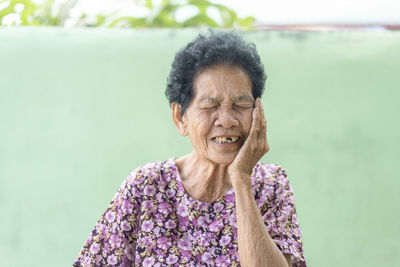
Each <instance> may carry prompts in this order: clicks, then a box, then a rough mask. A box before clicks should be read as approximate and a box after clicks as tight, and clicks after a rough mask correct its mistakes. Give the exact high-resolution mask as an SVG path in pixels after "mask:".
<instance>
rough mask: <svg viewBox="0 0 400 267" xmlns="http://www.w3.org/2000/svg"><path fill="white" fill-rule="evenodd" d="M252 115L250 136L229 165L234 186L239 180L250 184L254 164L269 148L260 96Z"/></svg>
mask: <svg viewBox="0 0 400 267" xmlns="http://www.w3.org/2000/svg"><path fill="white" fill-rule="evenodd" d="M252 117H253V121H252V123H251V128H250V133H249V136H248V137H247V139H246V141H245V142H244V144H243V146H242V147H241V148H240V150H239V153H238V154H237V155H236V158H235V159H234V160H233V161H232V163H231V164H230V165H229V167H228V173H229V176H230V179H231V183H232V184H233V186H235V185H236V184H237V183H238V182H240V183H243V182H244V183H245V184H246V185H250V179H249V177H250V175H251V173H252V172H253V168H254V166H255V165H256V163H257V162H258V161H259V160H260V159H261V158H262V156H264V155H265V154H266V153H267V152H268V150H269V145H268V141H267V134H266V127H267V123H266V120H265V116H264V109H263V107H262V105H261V100H260V98H257V99H256V101H255V107H254V109H253V113H252Z"/></svg>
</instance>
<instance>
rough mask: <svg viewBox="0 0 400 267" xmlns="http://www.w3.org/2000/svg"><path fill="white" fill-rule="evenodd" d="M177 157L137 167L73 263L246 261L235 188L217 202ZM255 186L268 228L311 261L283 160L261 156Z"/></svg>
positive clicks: (300, 258) (298, 257) (298, 265)
mask: <svg viewBox="0 0 400 267" xmlns="http://www.w3.org/2000/svg"><path fill="white" fill-rule="evenodd" d="M174 160H175V159H174V158H171V159H168V160H166V161H163V162H154V163H149V164H146V165H145V166H143V167H139V168H137V169H135V170H134V171H132V172H131V173H130V174H129V176H128V177H127V178H126V179H125V180H124V181H123V183H122V185H121V187H120V189H119V190H118V192H117V193H116V195H115V197H114V198H113V200H112V201H111V203H110V205H109V206H108V207H107V209H106V210H105V212H104V213H103V215H102V216H101V217H100V219H99V221H98V222H97V224H96V225H95V227H94V229H93V231H92V232H91V234H90V235H89V237H88V239H87V240H86V243H85V245H84V246H83V248H82V250H81V251H80V253H79V255H78V257H77V258H76V260H75V261H74V263H73V266H76V267H78V266H155V267H157V266H240V259H239V253H238V242H237V240H238V236H237V225H236V214H235V192H234V190H233V188H231V190H230V191H229V192H227V193H226V195H224V196H222V197H221V198H219V199H218V200H216V201H214V202H213V203H205V202H201V201H199V200H196V199H193V198H191V197H190V196H189V195H188V194H187V193H186V192H185V190H184V187H183V185H182V182H181V178H180V176H179V171H178V168H177V167H176V164H175V161H174ZM251 184H252V192H253V195H254V198H255V200H256V203H257V206H258V208H259V210H260V213H261V215H262V216H263V219H264V223H265V226H266V229H267V230H268V232H269V234H270V235H271V237H272V239H273V240H274V242H275V244H276V245H277V247H278V248H279V249H280V250H281V251H282V253H288V254H291V260H292V266H294V267H304V266H306V262H305V259H304V253H303V242H302V235H301V231H300V228H299V224H298V218H297V215H296V208H295V205H294V195H293V191H292V187H291V185H290V184H289V180H288V179H287V176H286V173H285V171H284V170H283V168H282V167H280V166H277V165H273V164H267V163H257V164H256V166H255V167H254V169H253V173H252V175H251Z"/></svg>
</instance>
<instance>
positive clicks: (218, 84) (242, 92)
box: [193, 65, 254, 102]
mask: <svg viewBox="0 0 400 267" xmlns="http://www.w3.org/2000/svg"><path fill="white" fill-rule="evenodd" d="M193 89H194V92H193V93H194V99H195V101H196V102H199V101H209V102H215V101H218V102H221V101H223V100H224V99H226V100H228V99H229V100H232V101H235V102H236V101H245V100H248V101H253V100H254V99H253V94H252V90H251V89H252V85H251V81H250V79H249V77H248V75H247V73H246V72H245V71H243V70H242V69H241V68H239V67H236V66H232V65H217V66H213V67H209V68H207V69H205V70H203V71H202V72H201V73H199V74H198V75H196V77H195V79H194V83H193Z"/></svg>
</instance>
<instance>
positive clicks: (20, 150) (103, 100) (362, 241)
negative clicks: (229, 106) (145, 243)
mask: <svg viewBox="0 0 400 267" xmlns="http://www.w3.org/2000/svg"><path fill="white" fill-rule="evenodd" d="M196 34H197V31H195V30H139V31H134V30H120V29H60V28H0V93H1V94H0V210H1V217H0V259H1V266H18V267H19V266H71V264H72V261H73V259H74V258H75V257H76V256H77V254H78V252H79V250H80V249H81V246H82V245H83V244H84V242H85V240H86V238H87V237H88V235H89V232H90V231H91V230H92V227H93V226H94V224H95V223H96V221H97V219H98V218H99V217H100V215H101V213H102V212H103V210H104V209H105V207H106V205H107V204H108V203H109V201H110V200H111V199H112V197H113V196H114V194H115V192H116V191H117V189H118V187H119V185H120V184H121V182H122V181H123V180H124V179H125V177H126V176H127V175H128V173H129V172H130V171H132V170H133V169H134V168H136V167H137V166H139V165H142V164H144V163H147V162H150V161H155V160H164V159H167V158H169V157H173V156H181V155H184V154H186V153H189V152H190V151H191V146H190V143H189V141H188V140H187V139H185V138H183V137H180V136H179V135H178V133H177V131H176V130H175V128H174V126H173V123H172V120H171V118H170V117H171V116H170V113H171V112H170V109H169V106H168V103H167V101H166V99H165V96H164V88H165V84H166V77H167V75H168V72H169V67H170V65H171V62H172V59H173V56H174V53H175V52H176V51H177V50H178V49H179V48H181V47H182V46H183V45H184V44H185V43H186V42H188V41H189V40H191V39H192V38H193V37H194V36H195V35H196ZM244 35H245V37H246V39H248V40H251V41H253V42H255V43H256V45H257V48H258V50H259V53H260V55H261V57H262V59H263V62H264V64H265V66H266V70H267V73H268V75H269V77H268V80H267V84H266V93H265V95H264V96H263V99H262V102H263V104H264V107H265V112H266V117H267V121H268V138H269V142H270V145H271V150H270V152H269V153H268V154H267V155H266V156H265V157H264V159H263V160H264V161H267V162H273V163H277V164H280V165H282V166H284V167H285V169H286V171H287V173H288V176H289V178H290V181H291V184H292V186H293V189H294V193H295V198H296V206H297V212H298V216H299V222H300V226H301V229H302V231H303V239H304V250H305V256H306V258H307V261H308V263H309V266H312V267H313V266H325V267H337V266H341V267H346V266H349V267H350V266H352V267H353V266H363V267H367V266H371V267H372V266H400V258H399V257H398V255H399V253H400V243H399V241H398V238H399V237H400V231H399V225H400V215H399V211H400V209H399V203H400V201H399V196H400V179H399V178H400V177H399V171H398V165H399V163H400V162H399V150H400V141H399V139H400V126H399V123H398V121H399V119H398V117H399V115H400V108H399V104H398V102H399V99H400V93H399V89H400V86H399V79H400V78H399V73H400V32H381V31H368V32H361V31H348V32H321V33H312V32H310V33H295V32H249V33H245V34H244Z"/></svg>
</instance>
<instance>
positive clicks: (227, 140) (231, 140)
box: [214, 136, 239, 144]
mask: <svg viewBox="0 0 400 267" xmlns="http://www.w3.org/2000/svg"><path fill="white" fill-rule="evenodd" d="M238 139H239V137H238V136H230V137H225V136H218V137H215V138H214V140H215V141H216V142H217V143H219V144H226V143H234V142H236V141H237V140H238Z"/></svg>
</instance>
